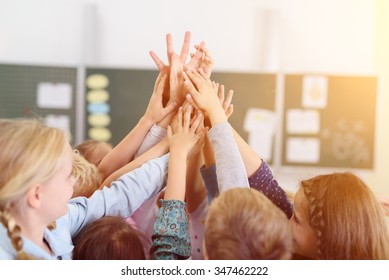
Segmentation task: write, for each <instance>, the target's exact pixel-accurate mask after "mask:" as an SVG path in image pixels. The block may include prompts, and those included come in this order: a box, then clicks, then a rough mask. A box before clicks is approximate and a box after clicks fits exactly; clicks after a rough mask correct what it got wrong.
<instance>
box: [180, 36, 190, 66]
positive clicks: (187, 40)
mask: <svg viewBox="0 0 389 280" xmlns="http://www.w3.org/2000/svg"><path fill="white" fill-rule="evenodd" d="M190 35H191V34H190V32H189V31H187V32H185V37H184V43H183V44H182V48H181V54H180V60H181V62H182V63H185V62H186V59H187V57H188V53H189V44H190Z"/></svg>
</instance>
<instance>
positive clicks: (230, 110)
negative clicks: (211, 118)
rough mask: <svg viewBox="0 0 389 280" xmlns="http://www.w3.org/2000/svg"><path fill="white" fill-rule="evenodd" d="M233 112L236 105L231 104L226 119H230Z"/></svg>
mask: <svg viewBox="0 0 389 280" xmlns="http://www.w3.org/2000/svg"><path fill="white" fill-rule="evenodd" d="M233 112H234V105H233V104H230V106H228V108H227V111H226V117H227V118H229V117H230V116H231V115H232V113H233Z"/></svg>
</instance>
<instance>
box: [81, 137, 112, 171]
mask: <svg viewBox="0 0 389 280" xmlns="http://www.w3.org/2000/svg"><path fill="white" fill-rule="evenodd" d="M74 149H75V150H76V151H78V152H79V153H80V154H81V155H82V156H83V157H84V158H85V159H86V160H87V161H89V162H90V163H92V164H94V165H95V166H96V167H97V166H99V164H100V162H101V161H102V160H103V158H104V157H105V156H106V155H107V154H108V153H109V152H110V151H112V149H113V148H112V145H111V144H109V143H106V142H103V141H98V140H92V139H89V140H85V141H83V142H82V143H81V144H79V145H77V146H76V147H74Z"/></svg>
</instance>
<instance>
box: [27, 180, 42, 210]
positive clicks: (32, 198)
mask: <svg viewBox="0 0 389 280" xmlns="http://www.w3.org/2000/svg"><path fill="white" fill-rule="evenodd" d="M41 200H42V185H41V184H35V185H33V186H32V187H31V188H30V189H29V190H28V192H27V203H28V206H29V207H31V208H35V209H36V208H39V207H40V205H41Z"/></svg>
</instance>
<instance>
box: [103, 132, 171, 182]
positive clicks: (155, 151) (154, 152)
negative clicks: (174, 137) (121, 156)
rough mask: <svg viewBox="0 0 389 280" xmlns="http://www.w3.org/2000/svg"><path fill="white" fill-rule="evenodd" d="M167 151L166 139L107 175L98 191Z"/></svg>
mask: <svg viewBox="0 0 389 280" xmlns="http://www.w3.org/2000/svg"><path fill="white" fill-rule="evenodd" d="M168 150H169V144H168V141H167V138H165V139H164V140H162V141H161V142H159V143H158V144H157V145H155V146H153V147H152V148H151V149H150V150H148V151H147V152H146V153H144V154H143V155H141V156H139V157H137V158H136V159H134V160H133V161H131V162H129V163H127V164H126V165H124V166H123V167H122V168H119V169H118V170H116V171H115V172H113V173H112V174H111V175H109V176H108V177H107V178H106V179H105V180H104V181H103V183H102V184H101V186H100V189H102V188H103V187H104V186H107V187H109V186H110V185H111V182H112V181H115V180H116V179H117V178H119V177H120V176H122V175H123V174H126V173H127V172H129V171H131V170H133V169H135V168H138V167H139V166H141V165H142V164H144V163H146V162H147V161H149V160H152V159H154V158H157V157H160V156H162V155H164V154H166V153H167V152H168Z"/></svg>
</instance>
